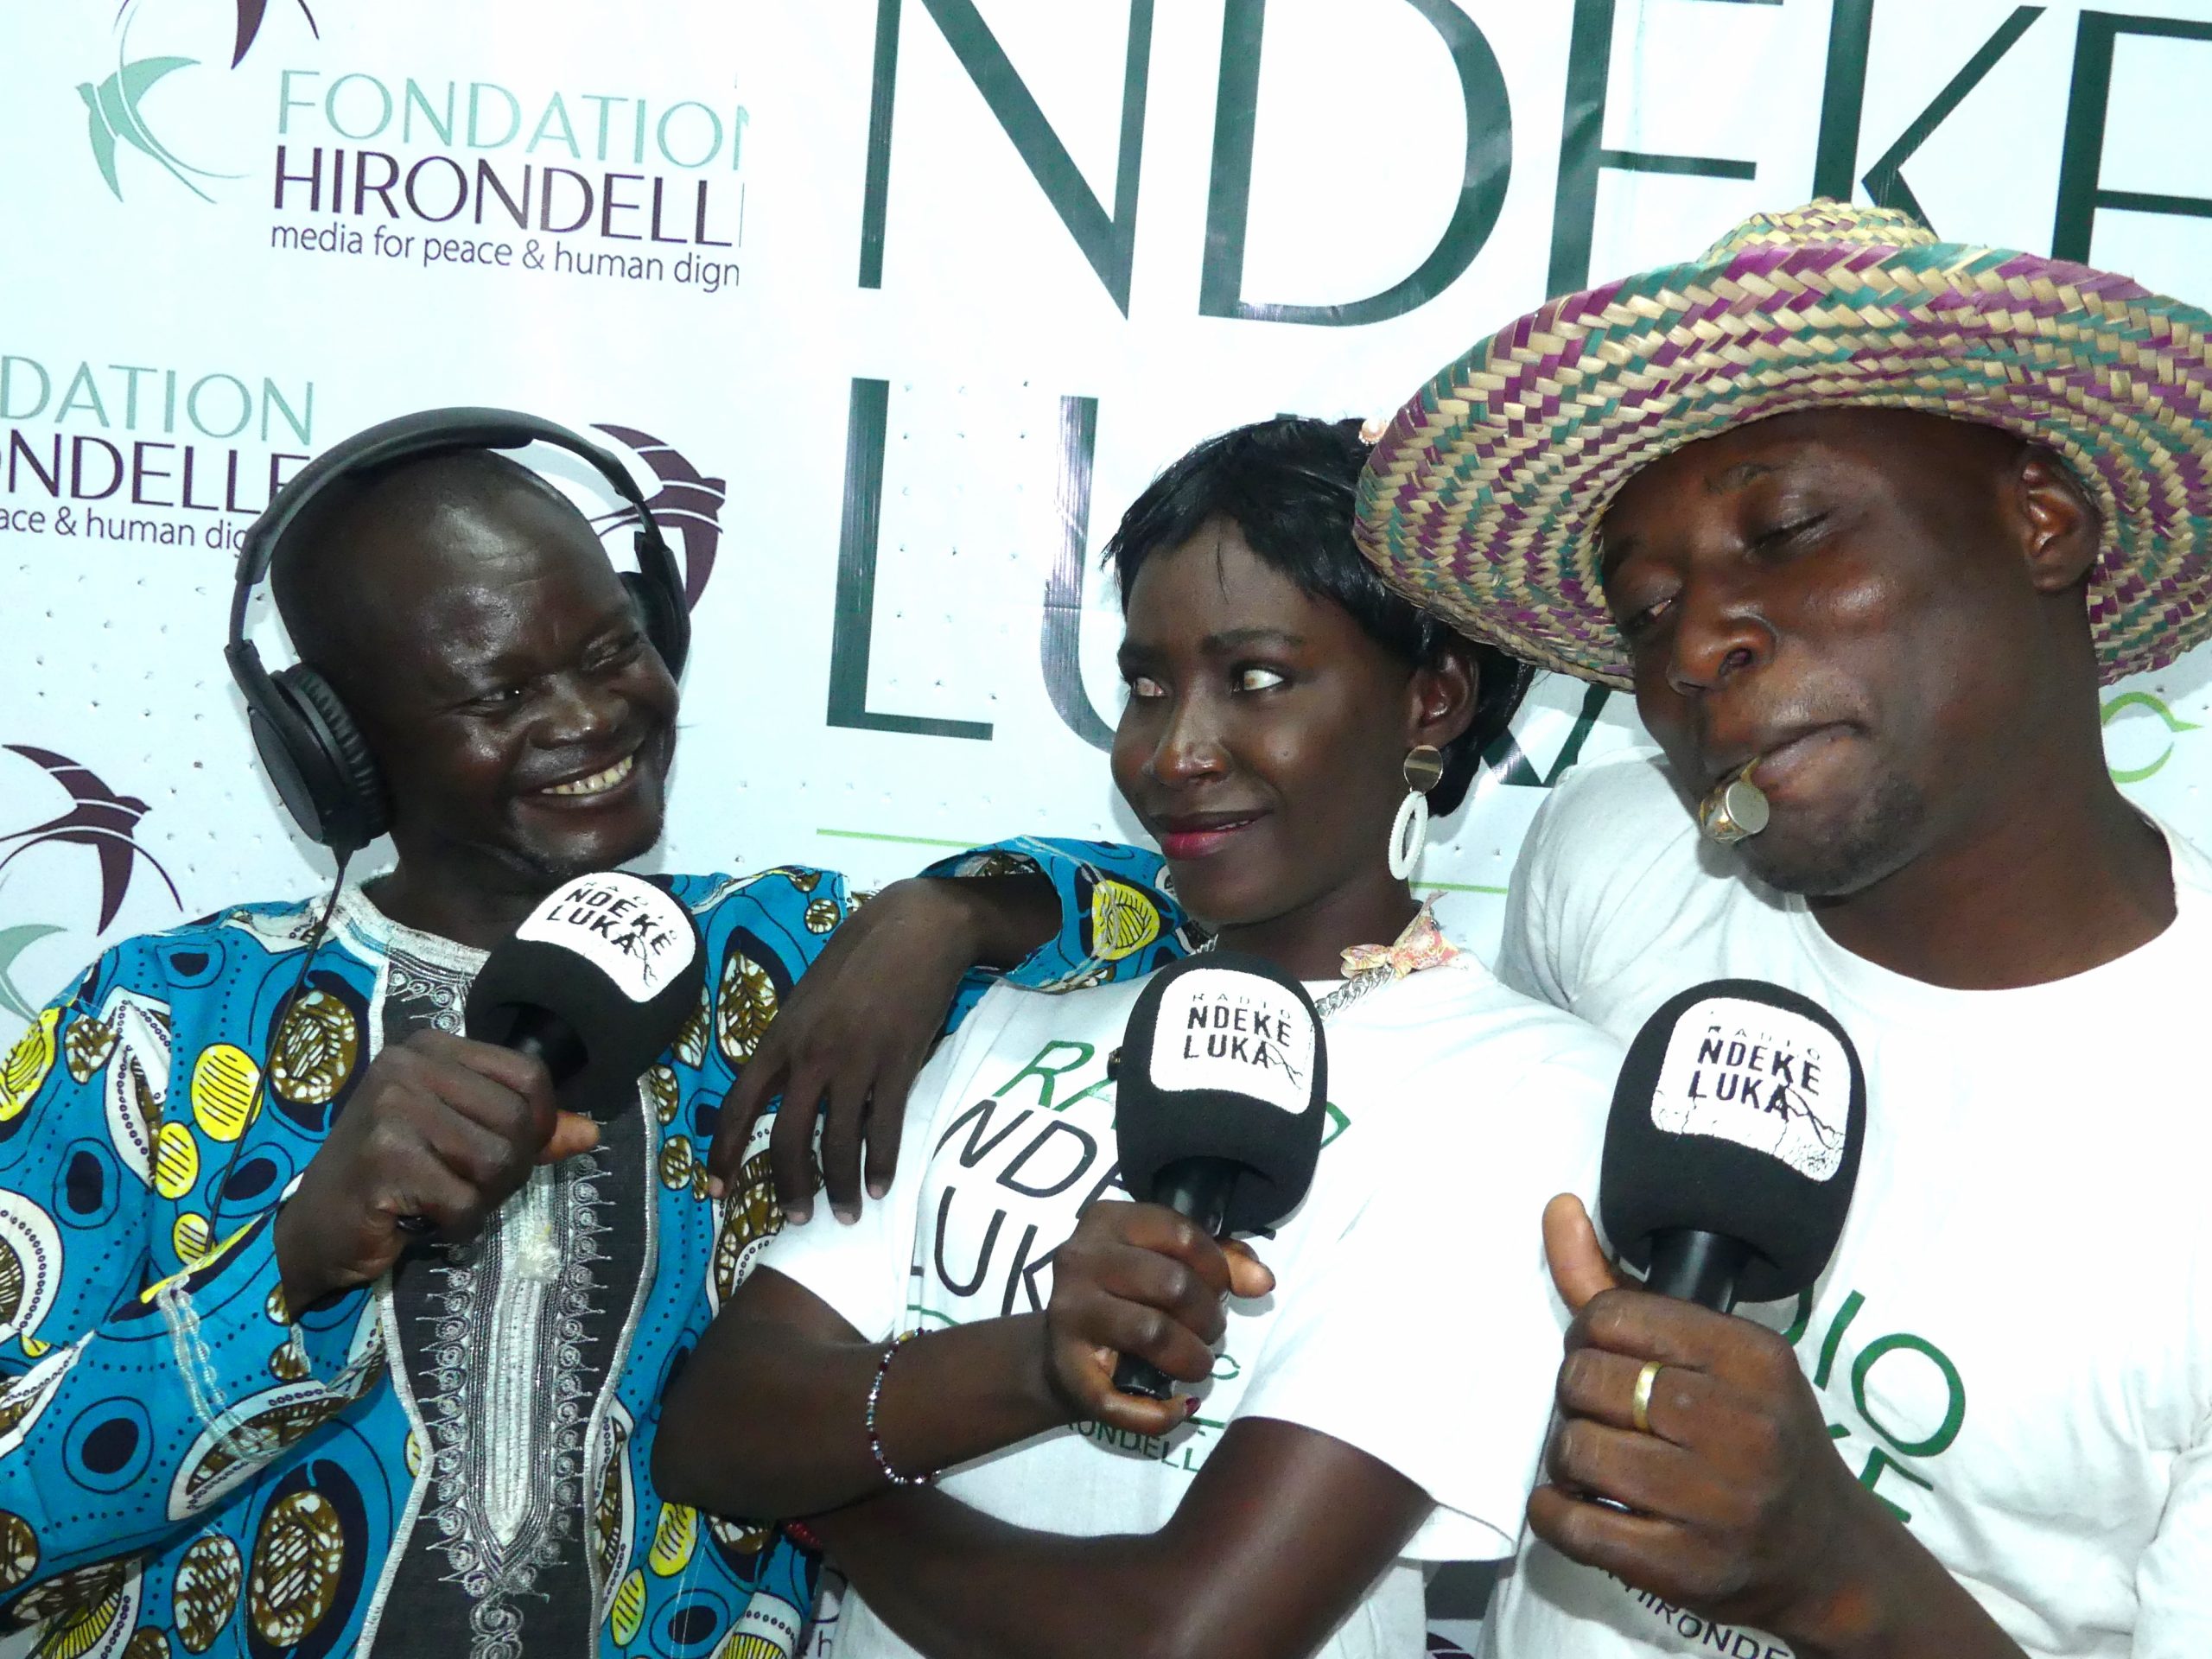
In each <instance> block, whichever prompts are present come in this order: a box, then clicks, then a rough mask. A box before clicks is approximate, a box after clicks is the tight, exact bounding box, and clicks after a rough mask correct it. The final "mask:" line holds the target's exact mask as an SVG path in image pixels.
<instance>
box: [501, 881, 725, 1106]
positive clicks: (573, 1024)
mask: <svg viewBox="0 0 2212 1659" xmlns="http://www.w3.org/2000/svg"><path fill="white" fill-rule="evenodd" d="M706 972H707V966H706V959H705V952H704V951H703V950H702V949H701V948H700V941H699V929H698V925H697V924H696V923H695V922H694V921H693V920H692V919H691V912H690V911H688V910H686V909H685V908H684V907H683V906H682V905H681V904H679V903H677V900H676V899H674V898H673V897H672V896H671V894H670V893H668V892H667V891H666V890H665V889H664V888H661V887H655V886H654V885H653V884H652V882H650V881H645V880H640V879H639V877H637V876H634V875H624V874H620V873H605V874H591V875H580V876H577V877H575V878H574V879H573V880H568V881H564V882H563V883H562V884H561V885H560V887H557V888H556V889H555V890H554V892H553V893H552V895H551V896H550V898H548V899H545V900H544V901H543V903H541V904H540V905H539V906H537V909H535V910H533V911H531V912H530V914H529V915H528V916H526V917H524V918H523V921H522V925H520V926H518V927H517V928H516V929H515V931H514V932H513V933H512V935H511V936H510V937H508V938H505V939H504V940H502V941H501V942H500V943H499V944H498V945H496V946H495V947H493V951H492V954H491V956H490V957H487V958H486V961H485V963H484V967H483V969H482V971H481V972H480V973H479V974H478V975H477V976H476V982H475V983H474V985H472V986H471V987H470V988H469V992H468V1006H467V1014H466V1030H467V1035H468V1036H469V1037H470V1038H471V1039H474V1040H475V1041H477V1042H480V1043H493V1044H496V1045H498V1046H500V1047H502V1048H512V1049H513V1050H515V1051H516V1052H518V1053H523V1054H528V1055H531V1057H533V1058H536V1059H538V1060H540V1061H542V1062H543V1064H544V1066H545V1069H546V1070H547V1071H549V1072H550V1073H551V1074H552V1077H553V1088H554V1095H555V1098H556V1100H557V1101H558V1102H559V1103H560V1105H561V1109H563V1111H570V1112H581V1113H583V1114H584V1115H586V1116H591V1117H596V1118H598V1119H599V1120H600V1121H601V1122H606V1121H607V1120H608V1119H610V1118H612V1117H613V1116H616V1115H617V1114H618V1113H620V1112H622V1111H624V1110H626V1109H629V1108H631V1107H633V1106H635V1105H636V1104H637V1103H638V1087H637V1084H638V1077H639V1074H640V1073H641V1072H643V1071H645V1068H646V1067H647V1066H649V1065H652V1063H653V1061H654V1060H655V1059H657V1058H659V1056H660V1053H661V1051H662V1050H663V1049H664V1048H666V1047H667V1046H669V1044H670V1043H671V1042H672V1041H674V1040H675V1038H676V1033H677V1031H678V1030H680V1029H681V1028H682V1027H683V1021H684V1020H685V1018H686V1017H687V1016H689V1015H690V1013H691V1011H692V1009H693V1008H695V1007H697V1006H698V1001H699V992H700V989H701V988H702V986H703V984H704V983H705V982H706Z"/></svg>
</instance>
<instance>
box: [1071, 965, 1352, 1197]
mask: <svg viewBox="0 0 2212 1659" xmlns="http://www.w3.org/2000/svg"><path fill="white" fill-rule="evenodd" d="M1328 1086H1329V1058H1328V1049H1327V1046H1326V1044H1325V1042H1324V1041H1323V1040H1322V1035H1321V1019H1320V1016H1319V1014H1316V1013H1315V1012H1314V1009H1313V998H1312V997H1310V996H1308V995H1306V988H1305V987H1304V986H1303V985H1300V983H1299V982H1297V981H1296V980H1294V979H1293V978H1291V977H1290V976H1288V975H1287V974H1286V973H1284V972H1283V971H1282V970H1281V969H1279V968H1277V967H1275V966H1274V963H1269V962H1264V961H1262V959H1261V958H1259V957H1252V956H1247V955H1244V954H1243V953H1242V952H1240V951H1234V950H1214V951H1208V952H1206V953H1205V954H1204V955H1201V956H1196V957H1185V959H1184V960H1183V961H1181V962H1179V963H1174V964H1173V965H1172V966H1170V967H1166V968H1163V969H1160V971H1159V972H1158V973H1155V974H1154V975H1153V976H1152V977H1151V978H1149V979H1147V981H1146V982H1145V985H1144V988H1143V990H1141V992H1139V993H1138V995H1137V1000H1136V1005H1135V1007H1133V1008H1131V1009H1130V1010H1129V1022H1128V1027H1127V1029H1126V1031H1125V1033H1124V1034H1123V1036H1122V1050H1121V1058H1120V1063H1119V1065H1118V1067H1117V1070H1116V1093H1115V1106H1114V1132H1115V1136H1116V1141H1118V1142H1119V1148H1120V1155H1121V1166H1122V1184H1123V1185H1126V1186H1127V1187H1128V1190H1129V1192H1130V1193H1131V1194H1132V1195H1134V1196H1135V1197H1136V1198H1147V1199H1148V1198H1153V1197H1154V1191H1155V1183H1156V1181H1157V1179H1158V1178H1159V1175H1160V1171H1161V1170H1163V1169H1165V1168H1166V1167H1167V1166H1170V1165H1172V1164H1176V1163H1179V1162H1181V1161H1183V1160H1185V1159H1192V1158H1198V1159H1211V1160H1219V1161H1221V1162H1224V1163H1227V1164H1231V1165H1234V1166H1236V1172H1237V1173H1236V1185H1234V1187H1233V1188H1232V1189H1231V1190H1230V1198H1229V1205H1228V1210H1227V1212H1226V1217H1225V1220H1224V1234H1227V1233H1251V1232H1260V1231H1263V1230H1266V1229H1268V1228H1270V1227H1272V1226H1274V1224H1275V1223H1277V1222H1279V1221H1281V1219H1282V1218H1283V1217H1285V1216H1287V1215H1288V1214H1289V1213H1290V1212H1291V1211H1294V1210H1295V1209H1296V1208H1297V1207H1298V1206H1299V1205H1300V1202H1301V1201H1303V1199H1304V1198H1305V1197H1306V1188H1307V1187H1308V1186H1310V1185H1313V1166H1314V1164H1315V1162H1316V1161H1317V1160H1319V1157H1320V1155H1321V1137H1322V1135H1323V1133H1324V1131H1325V1128H1326V1127H1327V1093H1328Z"/></svg>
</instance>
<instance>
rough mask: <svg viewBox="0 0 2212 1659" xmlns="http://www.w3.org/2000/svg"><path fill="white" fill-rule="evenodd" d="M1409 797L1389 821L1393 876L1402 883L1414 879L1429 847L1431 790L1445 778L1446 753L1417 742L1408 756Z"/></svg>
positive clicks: (1407, 790)
mask: <svg viewBox="0 0 2212 1659" xmlns="http://www.w3.org/2000/svg"><path fill="white" fill-rule="evenodd" d="M1404 772H1405V779H1406V798H1405V799H1404V800H1403V801H1402V802H1401V803H1400V804H1399V806H1398V816H1397V817H1395V818H1393V819H1391V820H1390V874H1392V875H1394V876H1395V877H1396V878H1397V879H1398V880H1401V881H1407V880H1412V878H1413V873H1414V867H1415V866H1417V865H1418V864H1419V863H1420V862H1421V849H1423V848H1424V847H1426V846H1427V845H1428V791H1430V790H1432V789H1434V788H1435V787H1436V785H1437V782H1438V780H1439V779H1441V778H1442V777H1443V776H1444V753H1443V751H1442V750H1440V749H1439V748H1438V747H1436V746H1435V745H1434V744H1433V743H1416V744H1415V745H1414V747H1412V748H1411V749H1409V750H1408V751H1407V753H1406V762H1405V767H1404Z"/></svg>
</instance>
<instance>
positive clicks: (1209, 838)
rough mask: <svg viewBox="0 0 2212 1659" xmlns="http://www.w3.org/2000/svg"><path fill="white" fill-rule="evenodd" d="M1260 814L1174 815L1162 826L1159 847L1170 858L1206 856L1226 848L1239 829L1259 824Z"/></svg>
mask: <svg viewBox="0 0 2212 1659" xmlns="http://www.w3.org/2000/svg"><path fill="white" fill-rule="evenodd" d="M1259 817H1260V815H1259V814H1258V813H1256V812H1250V813H1244V814H1242V815H1236V814H1229V813H1220V814H1209V815H1207V816H1205V817H1188V818H1171V819H1169V820H1167V821H1166V822H1165V823H1162V824H1161V825H1160V851H1161V853H1163V854H1164V855H1166V856H1167V857H1169V858H1171V859H1178V860H1180V859H1192V858H1205V857H1206V856H1207V855H1209V854H1211V853H1217V852H1219V851H1220V850H1221V849H1223V848H1224V847H1226V846H1227V845H1228V844H1229V843H1230V842H1231V841H1232V840H1234V839H1235V838H1236V832H1237V831H1238V830H1240V829H1246V828H1248V827H1249V825H1251V824H1253V823H1257V822H1258V821H1259Z"/></svg>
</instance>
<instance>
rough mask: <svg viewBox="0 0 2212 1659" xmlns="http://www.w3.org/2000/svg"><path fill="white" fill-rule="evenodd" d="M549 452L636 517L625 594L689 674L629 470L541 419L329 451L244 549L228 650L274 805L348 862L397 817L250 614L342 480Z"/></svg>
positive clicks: (374, 776) (376, 436)
mask: <svg viewBox="0 0 2212 1659" xmlns="http://www.w3.org/2000/svg"><path fill="white" fill-rule="evenodd" d="M533 443H550V444H551V445H552V446H553V447H554V448H558V449H565V450H567V451H568V452H569V454H572V455H575V456H578V457H580V458H581V459H582V460H584V461H588V462H589V463H590V465H591V467H592V469H593V470H594V472H596V473H598V474H599V475H600V476H601V477H602V478H604V479H605V480H607V484H608V485H609V486H611V487H612V488H613V491H614V493H616V494H617V495H619V496H620V497H621V498H622V499H623V500H625V501H626V502H627V503H629V505H630V506H631V507H632V509H634V510H635V512H637V515H638V533H637V550H638V568H637V569H636V570H634V571H625V572H624V573H623V575H622V585H623V586H624V587H625V588H627V589H628V590H629V593H630V598H631V601H632V603H633V604H634V605H635V606H636V607H637V609H638V620H639V626H641V627H642V628H643V629H644V631H645V638H646V639H647V640H649V641H650V642H651V643H652V647H653V649H654V650H655V651H658V652H659V653H660V658H661V661H662V662H663V663H664V664H667V666H668V671H669V673H670V674H671V675H672V676H680V675H681V674H682V673H683V658H684V657H685V655H686V653H687V652H688V651H689V649H690V644H691V612H690V607H689V606H688V605H687V604H686V603H685V602H684V595H683V575H682V573H681V572H680V571H679V570H678V569H677V564H676V556H675V555H674V554H672V553H671V552H670V551H669V548H668V543H667V542H665V541H664V540H663V539H662V537H661V533H660V526H659V525H658V524H655V523H654V522H653V515H652V511H651V510H650V509H649V508H648V507H647V506H646V505H645V497H644V496H643V495H641V494H639V491H638V486H637V485H636V483H635V482H634V481H633V480H632V479H631V477H630V474H628V472H626V470H625V469H624V467H623V466H622V463H621V462H620V461H617V460H615V458H614V457H613V455H612V454H608V453H607V451H606V450H605V449H602V448H600V447H599V445H597V444H595V443H593V442H590V441H589V440H588V439H587V438H582V437H579V436H578V435H576V434H575V433H574V432H571V431H569V429H567V428H566V427H563V426H556V425H555V424H554V423H552V422H550V421H544V420H540V419H539V418H538V417H537V416H535V415H522V414H518V413H516V412H514V411H513V410H505V409H426V410H422V411H420V412H419V413H416V414H413V415H403V416H399V418H398V419H397V420H391V421H385V422H384V423H381V424H380V425H377V426H372V427H370V428H369V429H367V430H366V431H364V432H357V433H355V434H354V435H353V436H352V437H350V438H347V439H346V441H345V442H342V443H340V444H337V445H335V446H334V447H333V448H329V449H327V450H325V451H324V452H323V453H322V454H320V455H318V456H316V457H315V460H313V461H309V462H308V464H307V466H305V467H302V469H301V471H300V474H299V476H298V477H296V478H295V479H293V480H291V482H290V483H289V484H287V485H285V486H284V487H283V489H282V490H280V491H278V492H277V496H276V498H275V499H273V500H271V501H270V504H269V506H268V509H267V511H265V512H263V513H262V515H261V517H259V518H257V519H255V520H254V521H253V525H252V527H251V529H249V530H248V531H246V533H245V543H243V544H242V545H241V546H240V547H239V549H238V587H237V591H236V592H235V593H233V594H232V597H231V638H230V643H229V644H228V645H226V646H224V647H223V658H224V660H225V661H226V662H227V663H229V664H230V665H231V677H232V678H233V679H235V680H236V681H237V682H238V690H239V691H240V692H241V693H243V694H244V695H245V711H246V721H247V724H248V725H249V726H250V727H251V728H252V732H253V746H254V747H255V748H256V749H257V751H259V753H260V755H261V763H262V765H263V766H266V767H267V768H268V769H269V775H270V779H271V780H272V781H273V782H274V783H275V784H276V785H277V796H278V798H280V799H281V800H283V803H284V805H285V808H286V810H289V812H290V813H291V815H292V817H293V818H294V819H295V820H296V822H297V823H298V824H299V826H300V828H301V829H303V830H304V831H306V832H307V834H308V836H309V837H310V838H312V839H313V840H315V841H317V842H321V844H322V845H324V846H325V847H327V848H329V849H330V850H331V851H332V852H334V853H335V854H337V855H338V856H339V857H340V859H341V860H343V859H345V858H346V856H347V855H350V854H353V853H355V852H358V851H359V850H360V849H362V848H363V847H365V846H367V845H368V843H369V842H372V841H374V840H375V839H376V838H377V837H378V836H380V835H382V834H383V833H384V832H385V829H388V828H389V827H390V826H391V802H390V800H389V799H388V798H387V797H386V796H385V786H384V779H383V777H382V775H381V774H380V773H379V772H378V771H377V764H376V760H375V759H374V757H373V756H372V755H371V754H370V753H369V747H368V745H367V744H366V743H365V741H362V738H361V732H360V728H359V727H358V726H356V725H355V724H354V723H353V715H350V714H349V713H347V712H346V705H345V703H344V702H342V701H341V700H340V697H339V696H338V693H337V692H336V691H335V690H333V689H332V687H331V684H330V682H329V681H327V680H326V679H324V678H323V677H322V676H321V675H320V674H318V673H316V672H315V671H314V670H313V669H311V668H308V667H307V666H306V665H305V664H294V665H293V666H291V667H289V668H282V669H279V670H277V672H276V673H274V674H271V673H270V672H269V671H268V670H267V669H265V668H264V667H263V666H262V664H261V653H260V652H257V651H256V650H255V649H254V648H253V645H252V643H251V641H249V640H248V639H246V637H245V613H246V607H247V606H248V604H249V603H250V602H251V600H252V598H253V590H254V588H256V587H257V586H259V585H260V583H261V582H262V580H263V579H264V577H265V576H267V575H268V574H269V567H270V563H271V562H272V561H273V560H274V559H275V558H276V556H277V547H278V546H279V545H280V544H281V543H282V542H283V538H284V534H285V532H286V531H288V530H289V529H290V528H291V526H292V524H294V523H295V522H296V521H297V519H298V518H299V517H300V515H301V514H302V513H303V512H306V511H307V509H308V503H310V502H312V501H313V500H315V498H316V497H317V496H319V495H321V493H323V492H324V491H325V490H327V489H328V488H330V487H331V486H333V485H334V484H335V483H336V482H337V481H338V480H340V479H343V478H349V477H355V476H358V475H359V474H363V473H366V472H369V471H371V470H372V469H373V468H376V467H387V466H390V465H391V463H392V462H394V461H406V460H411V459H414V458H416V457H417V456H421V455H430V454H442V453H444V452H446V451H448V450H454V449H521V448H526V447H528V446H529V445H531V444H533Z"/></svg>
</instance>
